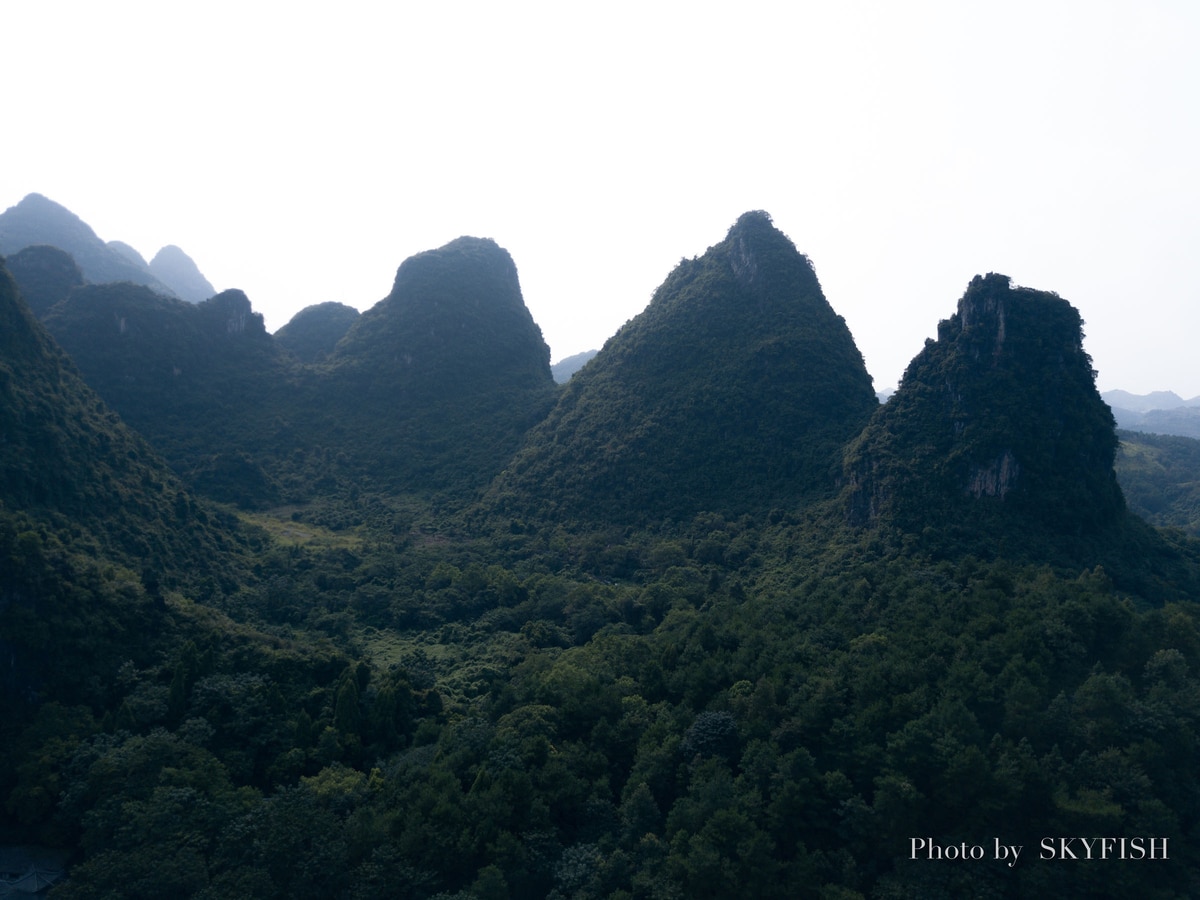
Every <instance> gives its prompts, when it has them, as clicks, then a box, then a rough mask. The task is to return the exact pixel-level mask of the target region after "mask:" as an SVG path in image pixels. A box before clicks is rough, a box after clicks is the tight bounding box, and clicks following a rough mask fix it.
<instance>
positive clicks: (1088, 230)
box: [0, 0, 1200, 398]
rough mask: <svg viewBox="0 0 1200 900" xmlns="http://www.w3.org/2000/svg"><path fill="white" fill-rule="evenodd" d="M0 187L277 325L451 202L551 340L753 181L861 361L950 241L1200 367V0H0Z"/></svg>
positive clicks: (1116, 379)
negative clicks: (185, 261)
mask: <svg viewBox="0 0 1200 900" xmlns="http://www.w3.org/2000/svg"><path fill="white" fill-rule="evenodd" d="M0 29H2V31H3V40H2V43H3V47H2V49H0V84H2V85H3V86H4V90H3V98H4V103H3V107H2V113H0V114H2V115H3V122H4V127H3V137H2V138H0V209H5V208H8V207H9V206H12V205H13V204H15V203H17V202H18V201H19V200H20V199H21V198H22V197H23V196H25V195H26V194H27V193H30V192H37V193H41V194H44V195H46V196H48V197H50V198H51V199H52V200H55V201H57V202H58V203H61V204H62V205H64V206H66V207H67V208H68V209H70V210H72V211H73V212H75V213H76V214H77V215H79V216H80V217H81V218H82V219H83V220H84V221H86V222H87V223H88V224H90V225H91V226H92V227H93V228H94V229H95V230H96V232H97V233H98V234H99V235H100V237H102V238H104V239H105V240H121V241H125V242H127V243H129V244H132V245H133V246H134V247H135V248H136V249H138V250H139V251H140V252H141V253H142V254H143V255H144V256H145V257H146V258H147V259H148V258H150V257H151V256H152V255H153V254H154V253H155V252H156V251H157V250H158V248H159V247H161V246H162V245H164V244H178V245H179V246H181V247H182V248H183V249H184V250H185V251H186V252H187V253H188V254H189V255H191V256H192V258H193V259H195V260H196V262H197V263H198V265H199V266H200V268H201V270H202V271H203V272H204V273H205V274H206V275H207V277H208V278H209V280H210V281H212V282H213V284H214V285H215V286H216V287H217V288H218V289H224V288H229V287H238V288H241V289H243V290H244V291H246V293H247V294H248V295H249V297H250V300H251V302H252V303H253V305H254V307H255V309H257V310H258V311H260V312H262V313H263V314H264V315H265V316H266V320H267V327H268V328H269V329H270V330H272V331H273V330H275V329H277V328H278V327H280V326H281V325H283V324H284V323H285V322H287V320H288V319H289V318H291V316H292V315H294V314H295V313H296V312H297V311H299V310H300V309H302V308H303V307H305V306H308V305H310V304H313V303H319V302H322V301H326V300H338V301H341V302H344V303H348V304H350V305H352V306H355V307H357V308H359V309H366V308H368V307H370V306H372V305H373V304H374V303H376V302H377V301H378V300H380V299H381V298H383V297H384V296H386V294H387V293H388V291H389V290H390V288H391V283H392V278H393V276H394V275H395V271H396V267H397V266H398V265H399V264H400V262H402V261H403V260H404V259H405V258H406V257H408V256H411V255H412V254H414V253H417V252H420V251H422V250H426V249H430V248H433V247H438V246H441V245H442V244H444V243H446V242H447V241H449V240H452V239H453V238H455V237H457V236H459V235H462V234H470V235H476V236H480V237H491V238H494V239H495V240H496V241H497V242H498V243H499V244H500V245H501V246H503V247H505V248H506V249H507V250H508V251H509V252H510V253H511V254H512V256H513V258H514V260H515V261H516V264H517V268H518V270H519V271H520V277H521V284H522V287H523V290H524V294H525V300H526V303H527V305H528V306H529V308H530V311H531V312H532V313H533V317H534V319H535V320H536V321H537V322H538V324H539V325H540V326H541V328H542V332H543V334H544V335H545V338H546V341H547V343H549V345H550V347H551V352H552V356H553V358H554V359H555V360H557V359H561V358H562V357H564V356H569V355H571V354H573V353H576V352H579V351H582V350H587V349H591V348H598V347H600V346H601V345H602V344H603V342H604V341H605V340H606V339H607V338H608V337H609V336H610V335H611V334H612V333H613V332H614V331H616V330H617V329H618V328H619V327H620V326H621V325H622V324H623V323H624V322H625V321H626V320H628V319H630V318H632V317H633V316H635V315H637V314H638V313H639V312H641V311H642V310H643V309H644V308H645V306H646V304H647V302H648V301H649V299H650V296H651V294H652V292H653V291H654V289H655V288H656V287H657V286H658V285H659V284H660V283H661V282H662V281H663V280H664V279H665V278H666V276H667V274H668V273H669V272H670V270H671V269H672V268H673V267H674V266H675V265H676V264H677V263H678V262H679V260H680V258H681V257H692V256H696V255H698V254H701V253H703V252H704V251H705V249H706V248H707V247H708V246H710V245H712V244H715V243H717V242H718V241H720V240H721V239H722V238H723V237H724V235H725V232H726V230H727V229H728V228H729V226H730V225H731V224H732V223H733V222H734V221H735V220H736V219H737V217H738V215H740V214H741V213H742V212H744V211H746V210H749V209H765V210H767V211H768V212H769V213H771V215H772V216H773V218H774V220H775V224H776V225H777V226H778V227H779V228H780V229H782V230H783V231H784V232H785V233H787V234H788V235H789V236H790V237H791V238H792V240H793V241H794V242H795V243H796V246H797V247H798V248H799V250H800V251H801V252H803V253H805V254H807V255H808V256H809V257H810V258H811V259H812V261H813V264H814V265H815V267H816V270H817V275H818V277H819V278H820V280H821V283H822V285H823V287H824V289H825V294H826V296H827V297H828V299H829V302H830V303H831V304H832V305H833V307H834V309H835V310H837V312H839V313H841V314H842V315H843V316H845V318H846V320H847V322H848V323H849V325H850V328H851V331H852V332H853V333H854V337H855V339H856V341H857V342H858V345H859V347H860V348H861V350H862V352H863V355H864V357H865V359H866V362H867V368H868V369H869V370H870V372H871V374H872V376H873V377H874V379H875V386H876V388H877V389H884V388H889V387H892V386H894V385H895V383H896V382H897V380H898V379H899V377H900V375H901V374H902V372H903V370H904V368H905V366H906V365H907V363H908V361H909V360H910V359H911V358H912V357H913V356H914V355H915V354H916V353H917V352H918V351H919V350H920V348H921V346H922V344H923V342H924V340H925V338H926V337H927V336H933V335H934V334H935V333H936V326H937V322H938V320H939V319H943V318H946V317H948V316H949V315H950V314H951V313H952V312H953V311H954V308H955V304H956V302H957V300H958V298H959V297H960V296H961V294H962V292H963V290H964V288H965V287H966V285H967V283H968V282H969V281H970V279H971V277H972V276H974V275H975V274H977V273H986V272H1002V273H1004V274H1007V275H1009V276H1011V277H1012V278H1013V280H1014V282H1016V283H1018V284H1022V285H1027V286H1029V287H1035V288H1039V289H1043V290H1052V291H1057V292H1058V293H1059V294H1061V295H1062V296H1063V297H1065V298H1066V299H1068V300H1070V301H1071V302H1072V303H1073V304H1074V305H1075V306H1076V307H1078V308H1079V309H1080V311H1081V313H1082V314H1083V317H1084V319H1085V321H1086V333H1087V338H1086V347H1087V349H1088V351H1089V352H1090V353H1091V355H1092V357H1093V359H1094V363H1095V366H1096V368H1097V369H1098V370H1099V373H1100V374H1099V379H1098V382H1099V386H1100V388H1101V389H1102V390H1108V389H1111V388H1117V387H1119V388H1124V389H1126V390H1130V391H1133V392H1136V393H1145V392H1149V391H1152V390H1174V391H1176V392H1177V393H1179V394H1181V395H1182V396H1184V397H1185V398H1186V397H1193V396H1196V395H1200V361H1198V359H1200V354H1197V353H1196V350H1195V346H1196V343H1197V335H1198V332H1200V289H1198V287H1197V277H1196V265H1195V259H1196V256H1197V251H1198V249H1200V174H1198V172H1200V2H1196V0H1177V2H1166V0H1159V2H1155V0H1133V2H1109V0H1087V2H1055V0H1037V2H1024V0H1006V2H1003V3H1000V2H986V3H985V2H971V0H955V2H921V0H915V2H913V0H910V2H903V3H901V2H853V0H830V2H789V3H784V2H776V3H759V2H753V0H739V2H736V3H734V2H729V0H726V2H721V3H702V2H690V3H666V2H662V3H656V2H653V0H641V2H637V3H626V2H619V0H609V2H605V3H588V4H584V3H569V2H556V3H522V2H486V3H462V2H392V3H383V2H370V3H359V2H355V0H341V2H339V3H336V4H335V3H306V2H291V3H286V4H285V3H268V2H256V0H237V2H224V0H210V2H207V3H203V4H201V3H192V2H189V3H184V2H169V0H154V2H126V0H111V2H86V3H84V2H73V3H64V2H54V0H41V2H26V3H12V4H7V5H6V7H5V10H4V13H3V17H2V20H0Z"/></svg>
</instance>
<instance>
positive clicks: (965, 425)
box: [845, 275, 1124, 531]
mask: <svg viewBox="0 0 1200 900" xmlns="http://www.w3.org/2000/svg"><path fill="white" fill-rule="evenodd" d="M1116 447H1117V439H1116V434H1115V431H1114V423H1113V418H1112V414H1111V412H1110V410H1109V408H1108V406H1107V405H1106V404H1105V403H1104V401H1103V400H1102V399H1101V398H1100V395H1099V394H1098V393H1097V391H1096V388H1095V373H1094V372H1093V370H1092V367H1091V359H1090V358H1089V357H1088V355H1087V353H1085V352H1084V349H1083V330H1082V320H1081V318H1080V316H1079V313H1078V312H1077V311H1076V310H1075V309H1074V308H1073V307H1072V306H1071V305H1070V304H1069V303H1068V302H1067V301H1065V300H1063V299H1062V298H1060V297H1058V296H1057V295H1056V294H1051V293H1045V292H1041V291H1034V290H1029V289H1027V288H1017V287H1013V286H1012V285H1011V283H1010V281H1009V279H1008V278H1007V277H1005V276H1003V275H988V276H986V277H976V278H975V279H974V280H973V281H972V282H971V284H970V286H969V287H968V288H967V291H966V293H965V294H964V295H963V297H962V299H961V300H960V301H959V304H958V309H957V311H956V312H955V314H954V315H953V316H951V317H950V318H949V319H947V320H945V321H943V322H941V323H940V324H939V326H938V339H937V341H928V342H927V343H926V346H925V348H924V350H922V351H921V353H920V354H918V355H917V357H916V358H915V359H914V360H913V361H912V363H911V364H910V365H909V368H908V370H907V371H906V372H905V375H904V379H903V381H902V382H901V384H900V386H899V388H898V390H897V391H896V393H895V395H894V396H893V397H892V398H891V400H890V401H889V402H888V403H887V405H886V406H883V407H881V408H880V410H879V412H878V413H877V414H876V415H875V417H874V418H873V419H872V421H871V423H870V425H869V426H868V427H867V429H866V430H865V431H864V432H863V434H862V435H861V436H860V438H859V439H858V440H857V441H855V442H854V443H853V445H852V446H851V448H850V450H849V452H848V453H847V457H846V464H845V480H846V483H847V486H848V490H847V511H848V516H849V518H850V520H851V521H852V522H856V523H859V524H866V523H869V522H872V521H875V520H878V519H880V518H881V517H883V518H887V519H888V520H890V521H894V522H896V523H898V524H900V525H901V526H903V527H920V526H921V525H922V524H923V523H924V524H928V523H929V522H930V521H931V520H936V519H937V517H938V516H940V515H951V516H954V515H960V514H961V515H968V514H969V513H970V510H971V508H972V507H974V508H976V509H979V508H982V507H988V508H991V509H1003V510H1005V511H1006V512H1008V513H1011V514H1013V515H1019V516H1020V517H1022V518H1024V519H1025V520H1027V521H1029V522H1030V523H1037V524H1040V525H1045V526H1049V527H1054V528H1057V529H1065V530H1068V531H1087V530H1090V529H1094V528H1099V527H1103V525H1104V523H1106V522H1109V521H1111V520H1112V519H1113V518H1114V517H1115V516H1117V515H1118V514H1119V513H1120V512H1121V511H1122V510H1123V509H1124V502H1123V500H1122V497H1121V492H1120V489H1119V488H1118V487H1117V484H1116V478H1115V475H1114V474H1113V459H1114V455H1115V453H1116Z"/></svg>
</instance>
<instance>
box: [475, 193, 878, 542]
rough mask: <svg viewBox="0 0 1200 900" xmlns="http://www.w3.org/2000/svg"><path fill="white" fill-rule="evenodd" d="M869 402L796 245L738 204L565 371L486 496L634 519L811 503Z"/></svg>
mask: <svg viewBox="0 0 1200 900" xmlns="http://www.w3.org/2000/svg"><path fill="white" fill-rule="evenodd" d="M876 405H877V401H876V399H875V395H874V392H873V391H872V389H871V378H870V376H869V375H868V374H867V371H866V368H865V367H864V365H863V360H862V355H861V354H860V353H859V352H858V349H857V347H855V345H854V340H853V338H852V337H851V335H850V332H849V330H848V329H847V327H846V324H845V322H844V321H843V320H842V318H841V317H840V316H838V315H837V314H836V313H835V312H834V311H833V309H832V307H830V305H829V303H828V302H827V301H826V299H825V296H824V294H823V293H822V292H821V287H820V284H819V283H818V281H817V278H816V275H815V274H814V272H813V268H812V265H811V264H810V263H809V261H808V259H807V258H806V257H804V256H803V255H801V254H800V253H799V252H798V251H797V250H796V248H795V246H794V245H793V244H792V242H791V240H789V239H788V238H787V237H786V236H785V235H784V234H783V233H782V232H780V231H778V230H777V229H776V228H775V227H774V226H773V225H772V224H771V220H770V217H769V216H768V215H766V213H761V212H752V213H747V214H746V215H744V216H742V217H741V218H740V219H739V220H738V221H737V223H736V224H735V225H734V226H733V227H732V228H731V229H730V230H729V232H728V233H727V235H726V237H725V240H723V241H722V242H721V243H719V244H717V245H715V246H713V247H710V248H709V249H708V251H707V252H706V253H705V254H704V255H703V256H702V257H699V258H697V259H692V260H684V261H683V262H681V263H680V264H679V266H678V267H676V269H675V270H674V271H673V272H671V274H670V275H669V276H668V277H667V279H666V281H665V282H663V284H662V285H661V286H660V287H659V288H658V290H657V291H655V293H654V297H653V299H652V300H651V301H650V305H649V306H648V307H647V308H646V310H645V311H644V312H643V313H642V314H641V315H639V316H637V317H636V318H634V319H632V320H631V321H630V322H628V323H627V324H626V325H625V327H623V328H622V329H621V330H620V331H619V332H617V334H616V335H614V336H613V337H612V338H611V339H610V340H609V341H608V343H607V344H605V346H604V349H602V350H601V351H600V353H599V354H598V355H597V356H596V357H595V358H594V359H593V360H592V361H591V362H590V363H588V365H587V367H586V368H584V369H582V370H581V371H580V372H579V373H578V374H577V375H576V376H575V377H574V378H572V379H571V381H570V382H569V383H568V384H567V385H566V388H565V390H564V392H563V395H562V397H561V399H560V401H559V403H558V405H557V407H556V408H555V410H554V411H553V412H552V413H551V415H550V417H549V418H548V419H547V420H546V421H545V422H543V423H542V424H541V425H539V426H538V427H537V428H536V429H534V431H533V432H531V434H530V438H529V440H528V442H527V445H526V447H525V449H524V450H523V451H522V453H521V454H520V455H519V456H518V457H517V459H516V460H514V462H513V464H512V466H510V468H509V470H508V471H507V472H506V473H505V475H504V476H503V477H502V478H501V479H500V480H499V481H498V483H497V484H496V485H495V486H494V487H493V491H492V498H493V500H494V501H495V506H494V508H495V509H496V510H497V511H499V512H500V513H501V514H509V515H514V516H516V517H531V518H532V517H544V516H546V515H550V516H556V515H561V516H566V517H568V518H570V517H577V518H580V519H584V520H591V521H596V520H601V521H611V522H618V521H619V522H624V523H630V522H637V521H649V520H662V519H664V518H675V519H681V518H683V517H689V516H692V515H694V514H696V513H698V512H701V511H712V512H721V513H731V514H741V513H743V512H764V511H766V510H768V509H770V508H772V507H775V506H779V507H785V506H788V505H792V504H797V503H803V502H807V501H809V500H812V499H815V498H818V497H823V496H828V495H829V494H830V493H832V492H833V490H834V488H835V483H836V476H837V472H838V463H839V461H840V455H841V448H842V446H843V445H844V443H845V442H846V441H847V440H849V439H850V438H851V437H852V436H853V435H855V434H857V433H858V432H859V431H860V430H861V429H862V427H863V425H864V424H865V423H866V421H867V419H868V418H869V416H870V415H871V413H872V412H873V410H874V409H875V407H876Z"/></svg>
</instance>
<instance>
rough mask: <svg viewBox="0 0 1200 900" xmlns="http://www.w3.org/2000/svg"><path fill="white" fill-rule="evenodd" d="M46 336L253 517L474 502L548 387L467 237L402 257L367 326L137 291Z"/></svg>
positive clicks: (499, 274) (542, 355)
mask: <svg viewBox="0 0 1200 900" xmlns="http://www.w3.org/2000/svg"><path fill="white" fill-rule="evenodd" d="M306 313H307V315H306ZM347 313H349V315H347ZM331 316H332V319H331ZM46 326H47V328H48V329H49V330H50V331H51V333H52V334H53V335H54V336H55V337H56V339H57V340H58V341H59V342H60V343H61V344H62V345H63V346H64V347H65V348H66V349H67V350H68V351H69V352H70V354H71V355H72V357H73V358H74V359H75V360H76V362H77V363H78V364H79V367H80V368H81V370H82V371H83V373H84V375H85V377H86V378H87V379H88V381H89V383H91V384H92V386H93V387H95V389H96V390H97V391H98V392H99V393H100V394H101V395H102V396H103V397H104V398H105V400H106V401H107V402H109V403H110V404H111V405H112V406H113V407H114V408H115V409H116V410H118V411H119V412H120V413H121V415H122V416H123V417H124V418H125V419H126V420H127V421H128V422H129V423H130V424H132V425H133V426H134V427H136V428H137V429H138V430H139V431H141V432H142V433H143V434H144V435H146V436H147V438H148V439H149V440H150V441H151V442H152V443H153V444H154V445H155V446H156V447H158V448H159V449H160V451H161V452H162V453H163V454H164V455H165V456H166V458H167V459H168V461H169V462H170V463H171V465H172V466H173V467H174V468H175V469H176V471H177V472H179V473H180V475H181V476H183V477H184V478H185V479H186V481H187V482H188V484H189V485H190V486H191V487H192V488H193V489H195V490H197V491H199V492H201V493H203V494H206V495H208V496H210V497H213V498H214V499H217V500H220V501H223V502H230V503H236V504H238V505H241V506H243V507H246V508H259V507H264V506H268V505H272V504H279V503H282V502H304V503H312V502H314V501H317V502H318V505H326V506H328V505H330V504H333V505H340V499H341V498H342V497H343V496H344V495H345V494H348V493H355V494H357V493H358V492H359V491H361V490H363V489H365V488H367V486H368V485H369V486H370V488H369V490H372V491H374V490H379V489H386V490H388V491H390V492H393V493H399V494H419V495H428V494H429V493H431V492H440V493H441V494H443V495H455V496H461V497H464V498H470V497H472V496H473V495H474V493H475V492H477V491H478V490H480V489H482V488H483V487H484V486H485V485H486V484H487V483H488V481H490V479H491V478H492V477H493V476H494V475H495V473H496V472H497V471H499V469H500V468H501V467H502V466H503V464H504V463H505V462H506V461H507V460H508V458H509V457H510V456H511V455H512V453H513V452H514V451H515V449H516V447H517V445H518V442H519V441H520V439H521V436H522V435H523V434H524V432H525V431H526V430H527V429H528V428H529V427H530V426H531V425H532V424H533V423H534V422H536V421H537V420H539V419H540V418H542V417H543V416H544V415H545V413H546V410H547V409H548V408H549V406H550V405H551V403H552V402H553V400H554V397H555V395H556V391H557V387H556V385H555V384H554V381H553V379H552V377H551V374H550V364H549V349H548V348H547V347H546V344H545V342H544V340H543V339H542V335H541V331H540V330H539V329H538V327H537V325H536V324H535V323H534V322H533V319H532V317H531V316H530V314H529V311H528V309H526V307H525V304H524V300H523V298H522V296H521V290H520V284H519V282H518V279H517V271H516V267H515V265H514V264H513V262H512V259H511V257H509V255H508V254H507V252H505V251H504V250H502V249H501V248H500V247H498V246H497V245H496V244H495V243H494V242H492V241H484V240H479V239H475V238H461V239H459V240H457V241H454V242H452V243H451V244H449V245H447V246H446V247H443V248H441V249H439V250H432V251H428V252H426V253H423V254H419V255H418V256H416V257H413V258H412V259H410V260H407V261H406V262H405V263H404V264H402V265H401V266H400V269H399V271H398V273H397V276H396V282H395V286H394V289H393V291H392V293H391V294H390V295H389V296H388V297H387V298H386V299H384V300H383V301H381V302H380V303H378V304H377V305H376V306H375V307H373V308H372V309H371V310H369V311H368V312H367V313H365V314H363V315H362V316H359V315H358V314H357V313H356V312H355V311H354V310H353V309H351V308H349V307H343V306H341V305H340V304H330V305H325V306H322V307H317V308H313V309H310V310H306V311H305V312H303V313H301V314H298V315H297V317H296V318H295V319H294V320H293V322H291V323H289V325H288V326H287V327H285V328H284V329H281V334H280V336H279V337H278V338H273V337H272V336H271V335H270V334H268V333H267V332H266V330H265V328H264V327H263V320H262V316H261V315H259V314H258V313H256V312H254V310H253V308H252V306H251V304H250V301H249V299H248V298H247V297H246V296H245V294H243V293H242V292H240V291H225V292H223V293H221V294H219V295H217V296H215V297H212V298H210V299H208V300H206V301H204V302H202V303H198V304H189V303H184V302H182V301H179V300H175V299H173V298H167V297H163V296H160V295H158V294H155V293H154V292H153V291H151V290H150V289H148V288H145V287H142V286H140V285H134V284H129V283H122V284H109V285H87V286H83V287H80V288H78V289H76V290H74V291H73V292H71V293H70V295H69V296H68V297H67V299H66V300H65V301H63V302H61V303H59V304H57V305H56V306H55V307H54V308H53V309H52V310H51V311H50V312H49V313H48V314H47V316H46ZM289 350H290V351H293V352H289ZM351 517H352V518H353V514H351ZM356 521H361V519H357V520H356Z"/></svg>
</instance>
